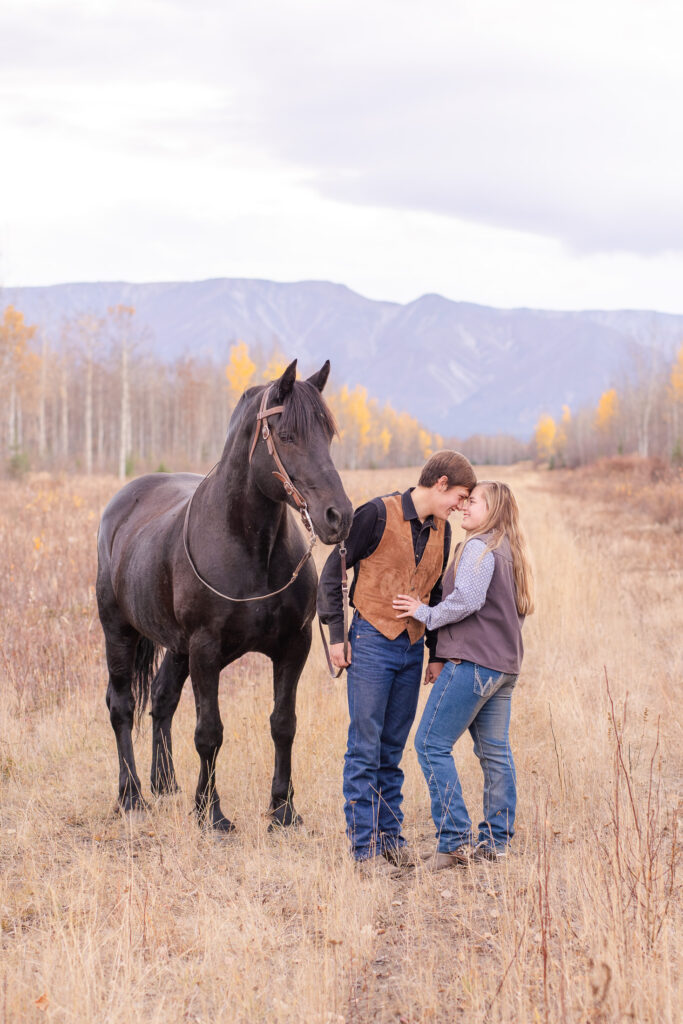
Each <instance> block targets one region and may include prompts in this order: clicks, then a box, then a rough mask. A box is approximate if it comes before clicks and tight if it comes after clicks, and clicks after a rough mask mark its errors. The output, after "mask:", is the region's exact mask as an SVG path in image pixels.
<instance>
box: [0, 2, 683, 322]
mask: <svg viewBox="0 0 683 1024" xmlns="http://www.w3.org/2000/svg"><path fill="white" fill-rule="evenodd" d="M681 27H683V9H681V8H680V5H678V4H674V3H672V2H669V0H652V2H650V3H648V4H644V3H641V2H639V0H622V2H620V3H614V2H612V0H599V2H596V0H593V2H592V3H588V2H587V0H576V2H575V3H573V4H571V5H567V4H566V3H559V2H557V0H550V2H545V3H540V2H536V0H533V2H532V0H522V2H521V3H520V4H517V5H514V7H513V6H511V5H510V4H509V3H508V2H503V0H480V2H478V3H477V4H471V3H465V2H451V3H445V2H436V0H427V2H426V3H423V4H420V5H419V6H418V5H417V4H416V3H413V2H408V0H376V2H374V3H373V4H367V3H364V4H361V3H360V2H359V0H348V2H346V3H341V2H330V3H325V4H320V3H317V2H314V0H309V2H292V0H283V2H275V0H272V2H264V0H257V2H254V3H252V4H250V5H243V4H239V5H238V4H237V3H235V2H228V3H224V2H221V3H218V2H216V3H210V2H201V3H197V4H193V5H192V6H190V5H188V4H186V3H183V2H180V0H178V2H160V0H156V2H155V0H138V2H136V3H132V2H131V0H118V2H114V0H111V2H102V0H100V2H97V3H93V2H92V0H87V2H86V0H71V2H68V0H21V2H20V0H5V3H4V4H3V8H2V12H1V13H0V131H1V132H2V138H3V150H4V152H5V153H6V154H10V159H5V160H3V161H2V163H1V164H0V196H2V197H3V200H2V207H1V208H0V250H1V251H2V255H1V257H0V258H1V259H2V266H0V270H4V276H5V280H6V281H8V282H9V281H12V282H16V283H31V282H36V283H38V282H47V281H53V280H67V279H76V278H79V279H95V278H100V279H103V278H107V277H117V278H131V279H148V280H150V279H157V280H159V279H162V278H164V277H174V278H196V277H202V276H219V275H223V274H225V275H235V276H260V277H273V278H276V279H280V280H293V279H297V278H300V277H309V278H310V277H316V278H331V279H334V280H338V281H345V282H346V283H348V284H349V285H351V286H353V287H356V288H358V289H359V290H362V291H365V292H366V293H368V294H372V295H374V296H376V297H388V298H400V299H406V298H412V297H414V296H415V295H417V294H419V293H420V292H422V291H442V292H444V293H445V294H447V295H449V296H452V297H456V298H461V299H467V298H469V299H472V300H474V301H480V302H491V303H502V304H508V305H520V304H526V305H532V304H533V305H552V306H567V307H575V306H588V305H592V306H596V305H598V306H610V305H619V306H625V305H638V306H645V305H656V306H658V307H659V308H666V309H671V310H683V295H681V289H680V280H681V271H683V204H681V201H680V181H681V180H682V179H683V139H682V133H681V128H680V114H679V108H680V104H681V99H683V71H682V70H681V61H680V55H679V53H678V42H679V39H680V28H681Z"/></svg>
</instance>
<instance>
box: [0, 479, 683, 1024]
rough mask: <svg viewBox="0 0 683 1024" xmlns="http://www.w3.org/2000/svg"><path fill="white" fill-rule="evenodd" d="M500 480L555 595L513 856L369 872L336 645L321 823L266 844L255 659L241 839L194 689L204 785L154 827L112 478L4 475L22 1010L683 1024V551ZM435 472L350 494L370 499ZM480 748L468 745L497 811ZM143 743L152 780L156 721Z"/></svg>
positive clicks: (190, 759) (534, 649)
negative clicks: (122, 761) (119, 659)
mask: <svg viewBox="0 0 683 1024" xmlns="http://www.w3.org/2000/svg"><path fill="white" fill-rule="evenodd" d="M501 474H502V475H504V476H505V477H506V478H507V479H508V481H509V482H510V483H511V484H512V486H513V488H514V489H515V492H516V493H517V495H518V497H519V500H520V505H521V509H522V514H523V518H524V522H525V524H526V527H527V530H528V533H529V537H530V542H531V546H532V548H533V551H534V553H535V562H536V571H537V578H538V591H539V595H538V597H539V599H538V613H537V614H536V615H534V616H533V617H532V618H531V619H530V620H529V621H528V623H527V625H526V627H525V643H526V649H527V654H526V660H525V665H524V669H523V673H522V676H521V678H520V681H519V684H518V687H517V692H516V694H515V696H514V699H513V737H512V740H513V748H514V751H515V756H516V762H517V770H518V787H519V814H518V832H517V837H516V840H515V855H514V857H512V858H510V859H509V860H508V861H507V862H506V863H504V864H500V865H490V866H489V865H485V864H483V865H478V866H477V867H476V868H475V869H470V870H462V871H456V870H452V871H448V872H441V873H440V874H437V875H435V876H428V875H424V874H422V873H420V872H412V873H405V874H404V875H403V876H401V877H400V878H398V879H390V878H387V877H381V878H377V879H375V880H369V881H368V880H363V879H361V878H359V877H358V876H357V875H356V874H355V873H354V871H353V868H352V865H351V864H350V862H349V860H348V859H347V855H346V843H345V837H344V834H343V826H344V823H343V814H342V798H341V767H342V758H343V752H344V746H345V731H346V705H345V692H344V686H343V680H342V681H340V682H336V683H335V682H332V681H331V680H329V679H328V678H327V676H326V671H325V669H324V667H323V660H322V655H321V652H320V649H319V644H317V643H316V645H315V647H314V650H313V653H312V657H311V659H310V661H309V664H308V666H307V668H306V670H305V673H304V676H303V678H302V682H301V684H300V691H299V693H300V696H299V705H298V717H299V725H298V735H297V740H296V744H295V755H294V772H295V786H296V802H297V806H298V809H299V810H300V811H301V813H302V814H303V816H304V818H305V820H306V826H305V828H304V829H303V830H302V831H300V832H298V833H294V834H292V835H287V836H270V835H268V833H267V831H266V820H265V818H264V814H265V811H266V808H267V804H268V795H269V788H270V777H271V770H272V745H271V741H270V736H269V728H268V715H269V713H270V702H271V683H270V675H269V665H268V663H267V662H266V661H265V660H264V659H262V658H260V657H259V656H256V655H253V656H247V657H245V658H244V659H243V660H242V661H241V662H239V663H238V664H236V665H235V666H231V667H229V668H228V669H227V670H226V671H225V672H224V674H223V679H222V686H221V708H222V714H223V718H224V722H225V744H224V748H223V750H222V751H221V755H220V760H219V769H218V785H219V789H220V791H221V794H222V797H223V806H224V807H225V808H226V811H227V813H228V814H229V815H230V816H231V817H232V818H234V820H235V821H236V824H237V826H238V829H239V831H238V833H237V835H236V837H234V838H232V839H228V840H225V839H223V840H218V839H215V838H214V837H213V836H207V835H205V834H201V833H200V832H199V831H198V829H197V827H196V825H195V823H194V820H193V817H192V814H191V809H192V793H193V791H194V785H195V781H196V773H197V768H198V762H197V757H196V754H195V751H194V746H193V739H192V736H193V729H194V709H193V703H192V699H191V694H190V692H189V688H188V692H187V693H185V694H184V695H183V699H182V701H181V705H180V708H179V711H178V714H177V716H176V723H175V731H174V740H175V750H176V755H177V756H176V763H177V771H178V776H179V780H180V782H181V785H182V787H183V792H182V793H181V794H180V795H178V796H177V797H174V798H172V799H166V800H163V801H161V802H159V803H157V804H153V805H152V807H151V810H150V811H149V813H148V814H146V815H143V816H141V817H140V818H138V819H136V820H132V821H131V820H127V819H122V818H120V817H119V816H117V815H116V814H115V813H114V797H115V790H116V774H117V769H116V754H115V744H114V738H113V733H112V731H111V728H110V726H109V722H108V718H107V714H106V709H105V706H104V691H105V671H104V664H103V657H102V640H101V633H100V629H99V623H98V621H97V616H96V609H95V605H94V594H93V581H94V573H95V531H96V526H97V519H98V516H99V512H100V510H101V508H102V506H103V504H104V503H105V501H106V500H107V498H108V497H109V495H110V494H111V493H113V491H114V490H115V488H116V484H115V481H114V480H113V479H98V480H85V479H77V478H65V479H57V478H51V477H41V478H33V479H30V480H28V481H26V482H23V483H3V484H2V499H3V500H2V507H1V508H0V542H2V550H3V552H4V554H5V571H4V573H3V574H2V576H1V577H0V644H1V645H2V653H1V664H2V681H3V686H2V701H1V702H0V865H1V868H2V877H1V881H0V924H1V928H2V930H1V933H0V1021H2V1022H14V1021H34V1020H47V1021H55V1022H57V1021H58V1022H76V1021H78V1022H81V1021H93V1022H95V1021H97V1022H119V1021H120V1022H122V1024H123V1022H126V1024H130V1022H136V1021H145V1022H164V1024H175V1022H181V1021H200V1022H209V1021H235V1022H240V1024H241V1022H245V1024H246V1022H255V1021H261V1020H268V1021H270V1022H274V1024H275V1022H302V1024H303V1022H305V1024H341V1022H347V1024H352V1022H354V1024H365V1022H370V1021H373V1022H374V1021H378V1022H385V1021H386V1022H389V1021H403V1022H413V1024H417V1022H423V1021H433V1022H447V1021H454V1020H467V1021H501V1022H502V1021H504V1022H526V1021H529V1022H532V1021H553V1022H555V1021H563V1022H564V1021H571V1022H589V1021H590V1022H595V1024H598V1022H607V1021H622V1020H633V1021H638V1022H646V1021H652V1022H655V1021H657V1022H660V1021H672V1022H673V1021H674V1020H676V1019H677V1017H678V1012H679V1011H678V1007H679V1004H680V993H679V991H678V988H677V986H678V975H677V952H678V949H677V937H676V930H675V926H676V924H677V921H678V918H679V917H680V902H677V899H678V900H680V892H679V891H677V890H676V877H675V868H676V858H677V856H678V851H679V842H680V841H679V838H678V836H677V833H676V818H675V814H676V801H677V799H678V796H679V787H680V751H681V736H680V716H679V715H678V714H677V711H678V696H679V695H678V692H677V690H678V687H679V686H680V682H681V677H682V675H683V672H682V668H683V664H682V660H683V655H682V652H681V644H680V637H681V636H682V635H683V598H682V597H681V575H682V573H683V556H682V546H683V540H682V539H681V535H680V533H679V534H675V533H674V532H673V531H670V530H668V529H667V527H666V525H659V526H657V527H656V528H655V529H652V530H642V529H640V527H638V528H633V529H630V526H629V522H628V520H627V521H626V522H624V521H623V516H622V517H621V518H620V517H619V516H618V515H613V514H612V511H613V510H612V507H611V506H610V505H605V503H604V501H600V500H598V496H594V495H592V494H586V493H585V492H584V491H579V490H578V489H577V490H576V491H574V490H573V489H572V486H571V479H572V478H571V477H568V481H569V482H568V483H567V486H566V488H565V490H564V491H563V492H562V493H560V494H556V493H550V492H548V491H547V490H546V489H545V488H544V486H543V481H544V478H543V477H542V476H540V475H537V474H533V473H532V472H530V471H526V470H520V469H514V468H513V469H508V470H505V471H501ZM490 475H491V470H490V469H487V476H490ZM413 477H414V474H412V473H411V472H410V471H405V470H402V471H398V472H396V473H394V474H392V473H388V472H386V471H383V472H378V473H372V472H370V471H363V472H357V473H348V474H346V477H345V480H346V484H347V488H348V491H349V493H350V495H351V496H352V498H353V499H354V501H355V502H356V503H357V502H359V501H361V500H364V499H366V498H368V497H370V496H371V495H372V494H375V493H381V492H383V491H388V490H393V489H394V488H402V487H404V486H406V485H407V484H408V483H409V482H411V480H412V479H413ZM322 556H323V552H319V554H318V558H319V559H321V558H322ZM424 699H425V695H424V694H423V701H424ZM470 746H471V745H470V744H469V742H467V741H466V740H464V739H463V740H462V741H461V742H460V744H459V745H458V747H457V749H456V757H457V762H458V765H459V767H460V768H461V769H462V774H463V780H464V789H465V793H466V796H467V798H468V802H469V805H470V807H471V809H472V812H473V816H474V817H475V820H476V817H477V814H478V809H479V807H480V803H481V772H480V769H479V766H478V763H477V762H476V759H475V758H474V756H473V754H472V752H471V749H470ZM136 749H137V754H138V764H139V768H140V775H141V777H142V778H143V779H146V777H147V775H148V769H149V760H150V731H149V728H148V727H147V726H145V727H144V728H143V732H142V735H141V736H140V737H139V738H138V739H137V742H136ZM404 767H405V770H406V787H405V792H406V800H405V811H406V832H407V834H408V836H409V838H411V839H412V840H413V841H414V842H415V843H416V844H418V845H420V844H429V843H430V842H431V821H430V819H429V814H428V804H427V793H426V788H425V786H424V781H423V779H422V776H421V773H420V772H419V769H418V766H417V763H416V759H415V756H414V753H413V751H412V748H411V746H410V745H409V747H408V749H407V752H406V757H405V761H404Z"/></svg>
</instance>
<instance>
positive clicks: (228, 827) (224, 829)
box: [211, 815, 237, 836]
mask: <svg viewBox="0 0 683 1024" xmlns="http://www.w3.org/2000/svg"><path fill="white" fill-rule="evenodd" d="M211 828H212V829H213V831H214V832H217V833H218V834H219V835H221V836H229V835H230V834H231V833H232V832H236V831H237V829H236V828H235V826H234V825H233V823H232V822H231V821H230V818H226V817H224V816H223V815H221V817H220V818H216V819H214V821H212V822H211Z"/></svg>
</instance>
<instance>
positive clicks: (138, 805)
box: [116, 796, 149, 818]
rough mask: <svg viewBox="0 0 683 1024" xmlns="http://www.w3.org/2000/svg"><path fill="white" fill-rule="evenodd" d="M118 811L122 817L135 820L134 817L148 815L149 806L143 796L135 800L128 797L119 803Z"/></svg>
mask: <svg viewBox="0 0 683 1024" xmlns="http://www.w3.org/2000/svg"><path fill="white" fill-rule="evenodd" d="M116 809H117V811H118V813H119V814H121V815H122V816H124V817H129V818H133V817H134V816H135V817H137V816H138V815H143V814H146V813H147V811H148V810H149V804H148V803H147V801H146V800H143V799H142V797H141V796H138V797H135V798H134V799H131V798H130V797H126V798H125V799H124V800H119V801H118V803H117V805H116Z"/></svg>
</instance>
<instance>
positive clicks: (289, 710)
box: [268, 626, 311, 830]
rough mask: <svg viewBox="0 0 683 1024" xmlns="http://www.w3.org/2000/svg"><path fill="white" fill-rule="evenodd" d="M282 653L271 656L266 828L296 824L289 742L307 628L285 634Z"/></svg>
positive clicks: (307, 642)
mask: <svg viewBox="0 0 683 1024" xmlns="http://www.w3.org/2000/svg"><path fill="white" fill-rule="evenodd" d="M283 646H284V653H282V654H281V655H279V656H276V657H274V658H273V695H274V706H273V713H272V715H271V716H270V733H271V736H272V737H273V743H274V744H275V771H274V773H273V785H272V788H271V796H270V807H269V809H268V813H269V814H270V816H271V819H272V820H271V823H270V825H269V829H271V830H272V829H273V828H277V827H278V826H279V825H300V824H301V823H302V819H301V818H300V817H299V815H298V814H297V813H296V811H295V810H294V787H293V785H292V744H293V742H294V734H295V733H296V689H297V686H298V683H299V676H300V675H301V673H302V671H303V667H304V665H305V664H306V658H307V657H308V652H309V650H310V648H311V627H310V626H306V627H305V628H304V629H302V630H301V632H300V633H295V634H294V635H291V636H288V637H287V638H286V643H285V644H284V645H283Z"/></svg>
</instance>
